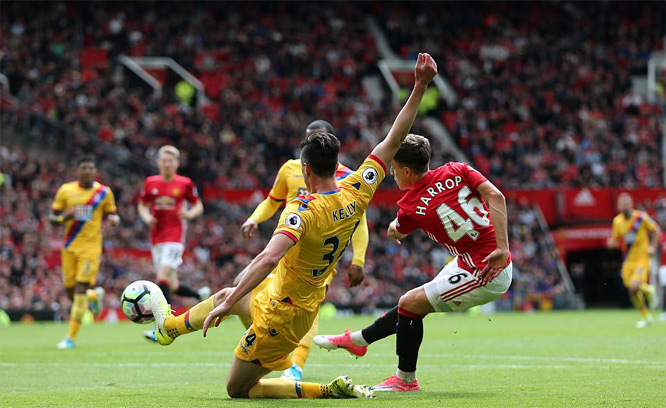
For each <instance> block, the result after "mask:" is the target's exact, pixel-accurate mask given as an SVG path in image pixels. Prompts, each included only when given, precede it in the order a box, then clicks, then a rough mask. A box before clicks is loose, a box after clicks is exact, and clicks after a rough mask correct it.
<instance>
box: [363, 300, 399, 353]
mask: <svg viewBox="0 0 666 408" xmlns="http://www.w3.org/2000/svg"><path fill="white" fill-rule="evenodd" d="M397 324H398V306H396V307H394V308H393V309H391V310H389V311H388V312H386V313H384V314H383V315H382V316H381V317H380V318H379V319H377V320H375V322H374V323H372V324H371V325H370V326H368V327H366V328H365V329H363V330H361V334H362V335H363V338H364V339H365V341H367V342H368V344H372V343H374V342H376V341H377V340H381V339H383V338H385V337H388V336H390V335H392V334H395V330H396V326H397Z"/></svg>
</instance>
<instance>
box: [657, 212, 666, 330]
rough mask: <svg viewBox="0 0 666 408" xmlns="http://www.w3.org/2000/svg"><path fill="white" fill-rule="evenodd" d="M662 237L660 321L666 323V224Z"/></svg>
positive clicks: (660, 237) (660, 238)
mask: <svg viewBox="0 0 666 408" xmlns="http://www.w3.org/2000/svg"><path fill="white" fill-rule="evenodd" d="M662 227H663V228H662V230H661V235H660V236H659V248H660V249H661V251H660V258H661V259H660V261H661V262H660V263H659V269H658V272H657V274H658V275H659V286H661V302H662V305H661V307H662V311H661V314H660V315H659V320H661V321H666V223H662Z"/></svg>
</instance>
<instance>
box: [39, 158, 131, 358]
mask: <svg viewBox="0 0 666 408" xmlns="http://www.w3.org/2000/svg"><path fill="white" fill-rule="evenodd" d="M77 164H78V173H79V174H78V176H79V177H78V181H72V182H69V183H65V184H63V185H62V186H60V188H59V189H58V192H57V193H56V196H55V200H54V201H53V204H52V205H51V210H52V212H51V214H50V216H49V220H50V221H51V223H53V224H65V238H64V242H63V246H62V251H61V254H62V276H63V283H64V286H65V290H66V291H67V296H69V298H70V299H71V300H72V309H71V311H70V316H69V331H68V332H67V336H66V337H65V338H64V339H63V340H62V341H61V342H60V343H58V345H57V347H58V348H59V349H71V348H74V346H75V344H76V343H75V342H76V334H77V333H78V331H79V329H80V327H81V318H82V317H83V315H84V314H85V312H86V310H88V303H89V302H90V308H91V309H92V311H93V313H94V314H95V315H96V316H99V314H100V313H101V311H102V301H103V300H104V289H103V288H101V287H99V288H95V289H94V290H93V289H91V287H92V286H93V285H95V281H96V280H97V272H98V270H99V260H100V257H101V255H102V218H103V217H104V216H105V215H106V216H107V217H108V219H109V225H111V226H116V225H118V223H119V222H120V217H118V215H117V214H116V203H115V200H114V198H113V192H112V191H111V189H110V188H109V187H107V186H104V185H102V184H100V183H98V182H96V181H95V175H96V174H97V169H96V167H95V161H94V160H93V159H92V157H88V156H85V157H82V158H81V159H79V161H78V163H77Z"/></svg>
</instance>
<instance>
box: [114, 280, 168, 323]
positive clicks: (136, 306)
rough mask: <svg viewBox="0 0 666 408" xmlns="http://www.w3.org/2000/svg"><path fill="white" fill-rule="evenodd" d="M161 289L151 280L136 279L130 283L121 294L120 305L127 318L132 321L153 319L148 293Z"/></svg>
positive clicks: (146, 321)
mask: <svg viewBox="0 0 666 408" xmlns="http://www.w3.org/2000/svg"><path fill="white" fill-rule="evenodd" d="M160 290H161V289H160V288H159V286H157V285H155V284H154V283H153V282H150V281H145V280H138V281H136V282H132V283H130V284H129V285H128V286H127V287H126V288H125V290H124V291H123V294H122V296H121V298H120V299H121V301H120V307H121V308H122V309H123V313H125V316H127V318H128V319H130V320H131V321H133V322H134V323H140V324H144V323H151V322H153V321H155V317H154V316H153V312H152V311H151V310H150V294H151V293H156V292H157V291H160Z"/></svg>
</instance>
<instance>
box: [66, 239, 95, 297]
mask: <svg viewBox="0 0 666 408" xmlns="http://www.w3.org/2000/svg"><path fill="white" fill-rule="evenodd" d="M61 255H62V281H63V283H64V286H65V287H66V288H73V287H74V286H76V282H83V283H89V284H90V285H94V284H95V282H96V281H97V272H99V258H100V254H99V253H97V254H95V253H93V252H74V251H70V250H67V249H63V250H62V251H61Z"/></svg>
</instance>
